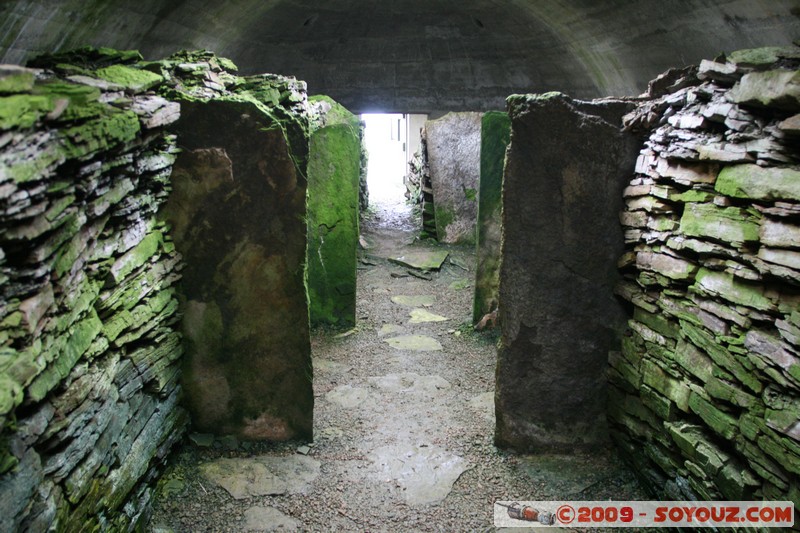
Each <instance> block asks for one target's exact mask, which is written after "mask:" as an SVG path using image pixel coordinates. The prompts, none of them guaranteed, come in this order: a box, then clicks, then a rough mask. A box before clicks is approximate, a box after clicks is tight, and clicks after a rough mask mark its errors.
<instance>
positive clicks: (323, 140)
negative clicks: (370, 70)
mask: <svg viewBox="0 0 800 533" xmlns="http://www.w3.org/2000/svg"><path fill="white" fill-rule="evenodd" d="M311 100H312V101H315V102H318V103H321V104H324V108H325V110H324V112H323V113H322V114H321V121H322V122H323V124H324V125H321V126H320V127H319V128H318V129H316V130H314V131H313V132H312V134H311V148H310V152H309V162H308V298H309V305H310V309H311V322H312V323H327V324H335V325H340V326H353V325H355V323H356V248H357V246H358V207H359V174H360V168H359V167H360V162H361V137H360V129H361V125H360V123H359V120H358V117H356V116H355V115H353V114H352V113H350V112H349V111H348V110H347V109H345V108H344V107H342V106H341V105H339V104H337V103H336V102H334V101H333V100H331V99H329V98H327V97H314V98H312V99H311Z"/></svg>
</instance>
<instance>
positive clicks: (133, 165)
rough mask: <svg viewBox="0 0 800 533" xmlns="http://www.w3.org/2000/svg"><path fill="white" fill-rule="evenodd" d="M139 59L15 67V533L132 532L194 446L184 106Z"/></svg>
mask: <svg viewBox="0 0 800 533" xmlns="http://www.w3.org/2000/svg"><path fill="white" fill-rule="evenodd" d="M139 59H141V57H139V56H138V53H135V52H127V53H125V52H123V53H120V52H115V51H111V50H85V51H83V52H82V53H80V54H74V55H72V56H63V57H61V58H59V61H58V62H52V61H49V60H48V59H42V60H40V61H39V62H36V63H35V64H38V65H41V66H47V67H52V68H53V69H54V70H31V69H23V68H20V67H9V66H4V67H0V219H2V222H1V223H0V250H2V251H0V278H1V279H2V281H1V282H0V427H1V428H2V429H0V531H47V530H48V529H49V528H51V527H52V528H54V529H56V530H58V531H79V530H80V531H84V530H103V531H111V530H126V529H128V528H132V527H135V526H137V525H139V526H141V525H143V524H144V523H146V520H147V518H148V516H147V509H148V505H147V504H148V501H149V500H150V498H151V495H152V490H151V487H150V484H149V483H150V482H151V481H152V480H153V479H154V478H155V477H156V476H157V475H158V472H159V467H160V466H161V465H162V463H163V462H164V460H165V457H166V455H167V453H168V452H169V450H170V448H171V447H172V445H173V444H174V443H175V442H176V441H177V440H178V439H179V438H180V436H181V435H182V434H183V429H184V427H185V425H186V423H187V420H188V419H187V416H186V412H185V411H184V410H183V409H181V408H180V407H178V401H179V399H180V395H181V389H180V386H179V384H178V376H179V368H180V365H179V358H180V357H181V354H182V346H181V336H180V334H179V332H178V330H177V321H178V300H177V298H176V290H175V283H176V281H177V280H178V279H179V277H180V269H181V262H180V257H179V255H178V254H177V253H176V251H175V246H174V244H173V243H172V240H171V238H170V236H169V234H168V233H167V232H166V231H165V228H164V225H163V224H162V223H160V222H159V221H158V219H157V217H156V212H157V210H158V207H159V205H161V204H162V203H163V202H164V200H165V199H166V197H167V195H168V193H169V189H170V185H169V176H170V169H171V166H172V164H173V161H174V160H175V154H176V151H177V150H176V147H175V138H174V136H172V135H169V134H167V133H166V132H165V131H164V127H165V126H167V125H169V124H171V123H173V122H175V121H176V120H177V119H178V117H179V112H180V108H179V105H178V104H176V103H172V102H169V101H167V100H165V99H164V98H161V97H159V96H157V95H155V94H154V93H152V92H149V91H148V89H149V88H150V87H152V86H153V85H155V84H156V83H158V82H159V81H160V80H161V79H160V77H158V76H155V75H152V74H150V73H146V72H143V71H139V70H137V69H132V68H129V67H128V66H126V65H124V63H131V62H135V61H137V60H139Z"/></svg>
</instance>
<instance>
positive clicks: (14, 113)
mask: <svg viewBox="0 0 800 533" xmlns="http://www.w3.org/2000/svg"><path fill="white" fill-rule="evenodd" d="M54 108H55V103H54V102H53V100H52V99H51V98H48V97H46V96H40V95H30V94H15V95H12V96H5V97H2V98H0V129H2V130H10V129H15V128H30V127H32V126H33V125H34V124H36V123H37V122H38V121H39V120H41V119H42V117H44V116H45V115H46V114H47V113H49V112H51V111H52V110H53V109H54Z"/></svg>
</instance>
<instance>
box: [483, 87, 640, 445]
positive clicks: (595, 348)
mask: <svg viewBox="0 0 800 533" xmlns="http://www.w3.org/2000/svg"><path fill="white" fill-rule="evenodd" d="M628 108H629V106H628V105H627V104H623V103H621V102H600V101H597V102H580V101H575V100H571V99H570V98H568V97H567V96H565V95H563V94H560V93H548V94H545V95H522V96H512V97H510V98H509V99H508V109H509V114H510V116H511V145H510V147H509V150H508V155H507V159H506V166H505V175H504V178H503V243H502V249H501V254H502V261H501V266H500V307H499V309H500V311H499V318H500V324H501V328H502V339H501V346H500V349H499V359H498V365H497V388H496V393H495V406H496V407H495V409H496V414H497V429H496V435H495V439H496V442H497V443H498V445H501V446H508V447H512V448H516V449H519V450H548V449H552V450H567V449H570V448H573V449H574V448H590V447H593V446H596V445H599V444H601V443H605V442H606V441H607V439H608V436H607V430H606V422H605V394H606V393H605V389H606V374H605V369H606V366H607V358H608V351H609V347H610V345H611V344H612V342H614V339H615V338H618V336H619V334H620V330H622V328H623V326H624V324H625V315H624V313H623V312H622V310H621V309H620V307H619V305H618V303H617V302H616V301H615V299H614V295H613V288H614V284H615V282H616V279H617V272H616V262H617V258H618V257H619V254H620V252H621V250H622V249H623V237H622V230H621V229H620V226H619V222H618V221H617V214H618V212H619V210H620V208H621V206H622V189H623V188H624V186H625V183H626V182H627V181H628V176H629V175H630V173H631V172H632V170H633V167H634V163H635V161H636V148H637V147H636V145H635V143H634V142H633V139H632V138H630V137H628V136H626V135H624V134H622V133H620V128H619V126H618V125H619V124H620V123H621V116H622V114H623V113H624V112H625V111H626V110H628Z"/></svg>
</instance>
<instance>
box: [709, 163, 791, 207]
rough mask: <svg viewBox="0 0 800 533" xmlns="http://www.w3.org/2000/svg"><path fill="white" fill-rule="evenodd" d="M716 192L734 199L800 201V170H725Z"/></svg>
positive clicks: (749, 167) (746, 167)
mask: <svg viewBox="0 0 800 533" xmlns="http://www.w3.org/2000/svg"><path fill="white" fill-rule="evenodd" d="M715 188H716V190H717V192H720V193H722V194H726V195H728V196H733V197H734V198H749V199H751V200H782V199H785V200H795V201H800V170H795V169H793V168H779V167H768V168H762V167H760V166H757V165H736V166H731V167H725V168H723V169H722V172H720V174H719V177H718V178H717V183H716V186H715Z"/></svg>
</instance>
